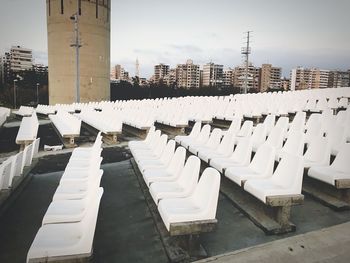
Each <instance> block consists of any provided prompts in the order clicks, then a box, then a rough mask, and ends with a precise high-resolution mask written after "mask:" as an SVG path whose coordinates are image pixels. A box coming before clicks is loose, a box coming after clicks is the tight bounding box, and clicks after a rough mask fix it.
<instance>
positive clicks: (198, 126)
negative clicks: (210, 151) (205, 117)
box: [189, 121, 202, 138]
mask: <svg viewBox="0 0 350 263" xmlns="http://www.w3.org/2000/svg"><path fill="white" fill-rule="evenodd" d="M201 128H202V122H201V121H196V123H195V124H194V125H193V128H192V130H191V132H190V134H189V137H193V138H195V137H197V136H198V135H199V133H200V132H201Z"/></svg>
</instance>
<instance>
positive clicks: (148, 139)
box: [128, 126, 156, 150]
mask: <svg viewBox="0 0 350 263" xmlns="http://www.w3.org/2000/svg"><path fill="white" fill-rule="evenodd" d="M155 132H156V128H155V127H154V126H152V127H151V128H150V129H149V130H148V133H147V136H146V138H145V139H144V140H142V141H130V142H129V143H128V146H129V148H130V150H131V149H136V148H145V149H147V148H149V147H150V143H151V142H152V139H153V137H154V136H155Z"/></svg>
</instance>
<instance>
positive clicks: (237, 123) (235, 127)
mask: <svg viewBox="0 0 350 263" xmlns="http://www.w3.org/2000/svg"><path fill="white" fill-rule="evenodd" d="M240 128H241V118H239V117H233V118H232V121H231V124H230V127H229V128H228V130H227V132H228V133H231V134H233V135H235V134H237V133H238V132H239V130H240Z"/></svg>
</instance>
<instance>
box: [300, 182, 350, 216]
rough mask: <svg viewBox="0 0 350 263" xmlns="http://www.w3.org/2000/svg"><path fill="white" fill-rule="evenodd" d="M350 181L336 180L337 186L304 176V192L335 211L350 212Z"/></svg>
mask: <svg viewBox="0 0 350 263" xmlns="http://www.w3.org/2000/svg"><path fill="white" fill-rule="evenodd" d="M348 186H349V180H336V182H335V186H332V185H330V184H327V183H324V182H321V181H319V180H317V179H314V178H311V177H309V176H304V180H303V192H304V193H305V194H307V195H309V196H311V197H313V198H314V199H316V200H318V201H319V202H321V203H322V204H324V205H325V206H328V207H330V208H332V209H333V210H335V211H344V210H350V188H347V187H348Z"/></svg>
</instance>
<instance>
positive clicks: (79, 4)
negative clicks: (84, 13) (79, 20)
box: [78, 0, 81, 16]
mask: <svg viewBox="0 0 350 263" xmlns="http://www.w3.org/2000/svg"><path fill="white" fill-rule="evenodd" d="M78 1H79V2H78V6H79V15H80V16H81V0H78Z"/></svg>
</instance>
